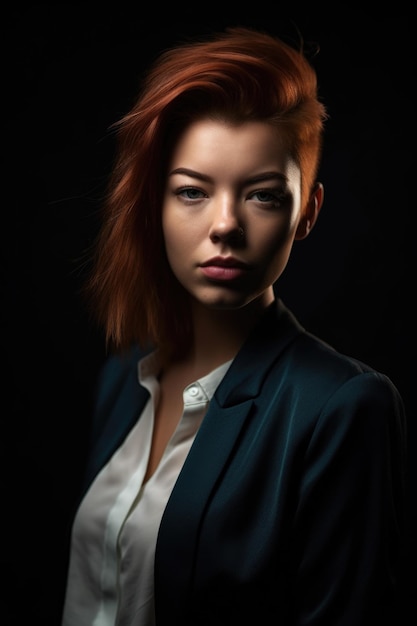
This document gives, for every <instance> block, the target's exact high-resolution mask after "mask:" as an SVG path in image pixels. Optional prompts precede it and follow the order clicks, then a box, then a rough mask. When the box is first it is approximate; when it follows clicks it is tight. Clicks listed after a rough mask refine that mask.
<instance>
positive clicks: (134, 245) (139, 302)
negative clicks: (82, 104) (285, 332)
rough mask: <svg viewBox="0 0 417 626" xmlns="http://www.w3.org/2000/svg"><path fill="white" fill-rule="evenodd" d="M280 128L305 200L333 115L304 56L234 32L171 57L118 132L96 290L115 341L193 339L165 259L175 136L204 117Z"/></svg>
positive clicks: (92, 283)
mask: <svg viewBox="0 0 417 626" xmlns="http://www.w3.org/2000/svg"><path fill="white" fill-rule="evenodd" d="M204 116H210V117H216V118H222V119H226V120H229V121H232V122H236V123H240V122H244V121H246V120H255V119H256V120H263V121H265V122H268V123H271V124H275V125H279V127H280V132H282V133H284V135H285V138H286V141H287V145H288V149H289V150H290V152H291V154H292V156H293V158H294V159H295V160H296V162H297V163H298V164H299V166H300V170H301V179H302V189H301V194H302V203H303V206H304V205H305V202H306V201H307V199H308V196H309V193H310V191H311V187H312V185H313V183H314V182H315V176H316V174H317V170H318V166H319V160H320V156H321V147H322V134H323V133H322V131H323V124H324V121H325V118H326V113H325V108H324V106H323V104H322V103H321V102H320V101H319V98H318V95H317V78H316V73H315V71H314V69H313V68H312V66H311V65H310V63H309V62H308V60H307V59H306V57H305V55H304V54H303V52H302V51H301V50H296V49H295V48H293V47H291V46H289V45H288V44H286V43H284V42H283V41H281V40H279V39H277V38H275V37H273V36H271V35H269V34H266V33H263V32H259V31H255V30H252V29H249V28H241V27H237V28H230V29H227V30H226V31H225V32H222V33H217V34H215V35H213V36H211V37H210V38H207V39H205V40H200V41H192V42H185V43H182V44H179V45H178V46H177V47H175V48H172V49H170V50H166V51H165V52H163V53H162V54H161V55H160V56H159V58H158V59H156V61H155V62H154V63H153V65H152V66H151V68H150V70H149V72H148V73H147V75H146V76H145V78H144V81H143V84H142V88H141V91H140V94H139V96H138V98H137V100H136V103H135V104H134V106H133V107H132V108H131V110H130V111H129V112H128V113H126V115H124V117H123V118H122V119H121V120H120V121H119V122H118V123H117V124H116V125H115V128H116V129H117V133H118V141H119V143H118V154H117V159H116V162H115V165H114V168H113V172H112V175H111V177H110V181H109V190H108V196H107V200H106V204H105V207H104V210H105V212H104V219H103V224H102V228H101V231H100V233H99V236H98V241H97V246H96V249H95V257H94V265H93V271H92V274H91V277H90V280H89V282H88V284H87V291H88V293H89V296H90V297H91V303H92V305H93V311H95V312H96V313H95V315H96V317H97V319H98V322H99V323H100V324H101V325H102V327H103V328H104V330H105V334H106V338H107V340H108V342H111V343H113V345H114V346H115V347H117V348H126V347H128V346H129V345H130V344H132V343H134V342H138V343H139V344H141V345H142V346H145V345H153V346H159V347H160V348H161V349H165V350H169V349H172V348H176V349H178V348H179V347H181V346H185V345H186V344H187V342H188V340H189V336H190V335H189V333H190V320H189V313H188V308H187V306H186V302H187V298H186V294H185V293H184V292H183V290H182V288H181V287H180V286H179V284H178V283H177V281H176V279H175V277H174V276H173V274H172V272H171V270H170V268H169V264H168V261H167V259H166V255H165V249H164V242H163V234H162V224H161V207H162V194H163V190H164V185H165V173H166V164H167V162H168V159H169V156H170V152H171V149H172V146H173V144H175V140H176V137H178V134H179V133H180V132H181V130H182V129H183V128H184V126H185V125H187V124H188V123H190V122H191V121H193V120H195V119H197V118H198V117H204Z"/></svg>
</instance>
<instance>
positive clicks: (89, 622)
mask: <svg viewBox="0 0 417 626" xmlns="http://www.w3.org/2000/svg"><path fill="white" fill-rule="evenodd" d="M230 363H231V361H228V362H227V363H224V364H223V365H221V366H220V367H218V368H216V369H215V370H214V371H213V372H211V373H210V374H208V375H207V376H204V377H202V378H200V379H199V380H197V381H195V382H194V383H191V384H190V385H188V386H187V387H186V388H185V389H184V392H183V398H184V409H183V415H182V418H181V420H180V422H179V423H178V426H177V428H176V430H175V432H174V434H173V435H172V437H171V439H170V441H169V442H168V445H167V447H166V449H165V451H164V454H163V456H162V459H161V461H160V463H159V466H158V467H157V469H156V471H155V472H154V473H153V475H152V476H151V477H150V478H149V480H148V481H146V482H144V481H143V479H144V475H145V471H146V468H147V465H148V459H149V453H150V448H151V439H152V431H153V423H154V415H155V409H156V407H157V404H158V398H159V384H158V380H157V375H158V372H159V365H158V360H157V356H156V354H155V353H152V354H150V355H148V356H146V357H144V358H143V359H142V360H141V361H140V362H139V363H138V376H139V381H140V383H141V385H143V386H144V387H146V389H148V390H149V392H150V398H149V400H148V402H147V404H146V406H145V408H144V409H143V413H142V415H141V418H140V419H139V420H138V421H137V422H136V425H135V426H134V427H133V429H132V430H131V431H130V433H129V435H128V436H127V438H126V439H125V441H124V442H123V444H122V445H121V447H120V448H119V449H118V450H116V452H115V453H114V455H113V456H112V458H111V459H110V460H109V462H108V463H107V464H106V465H105V466H104V467H103V468H102V470H101V472H100V473H99V474H98V475H97V477H96V478H95V480H94V481H93V483H92V484H91V486H90V489H89V490H88V492H87V494H86V495H85V497H84V499H83V501H82V502H81V504H80V507H79V509H78V511H77V514H76V516H75V520H74V525H73V529H72V537H71V553H70V564H69V571H68V582H67V589H66V597H65V604H64V612H63V621H62V626H116V625H117V626H133V625H134V626H153V625H154V624H155V616H154V555H155V547H156V539H157V534H158V529H159V525H160V522H161V518H162V514H163V511H164V508H165V506H166V503H167V501H168V498H169V496H170V494H171V491H172V489H173V487H174V484H175V481H176V479H177V477H178V474H179V472H180V470H181V467H182V465H183V463H184V461H185V458H186V456H187V454H188V451H189V449H190V447H191V444H192V442H193V440H194V437H195V435H196V433H197V430H198V428H199V426H200V424H201V422H202V419H203V417H204V415H205V413H206V411H207V408H208V405H209V402H210V400H211V398H212V396H213V394H214V392H215V390H216V388H217V386H218V384H219V383H220V381H221V380H222V378H223V376H224V375H225V373H226V371H227V369H228V367H229V366H230Z"/></svg>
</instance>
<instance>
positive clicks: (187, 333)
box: [62, 28, 405, 626]
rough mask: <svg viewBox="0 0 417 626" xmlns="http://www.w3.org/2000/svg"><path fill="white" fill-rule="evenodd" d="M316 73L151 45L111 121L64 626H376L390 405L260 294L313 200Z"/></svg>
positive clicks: (240, 52) (257, 57)
mask: <svg viewBox="0 0 417 626" xmlns="http://www.w3.org/2000/svg"><path fill="white" fill-rule="evenodd" d="M325 119H326V111H325V108H324V106H323V104H322V103H321V102H320V99H319V97H318V93H317V83H316V75H315V72H314V70H313V68H312V66H311V65H310V63H309V62H308V60H307V59H306V57H305V56H304V54H303V52H302V50H301V49H300V50H297V49H295V48H292V47H290V46H289V45H287V44H285V43H283V42H282V41H280V40H278V39H277V38H275V37H272V36H271V35H269V34H267V33H264V32H257V31H255V30H252V29H245V28H232V29H229V30H226V31H225V32H221V33H217V34H215V35H213V36H212V37H209V38H207V39H206V40H201V41H193V42H186V43H182V44H181V45H178V46H177V47H175V48H173V49H171V50H168V51H165V52H164V53H162V54H161V56H160V57H159V58H158V59H157V60H156V61H155V62H154V64H153V66H152V67H151V68H150V70H149V72H148V74H147V76H146V78H145V80H144V83H143V85H142V89H141V92H140V94H139V96H138V99H137V102H136V104H135V105H134V106H133V108H132V109H131V111H129V112H128V113H127V114H126V115H125V116H124V117H123V119H122V120H121V121H120V124H119V126H118V132H119V139H120V147H119V153H118V159H117V162H116V163H115V167H114V173H113V176H112V179H111V181H110V189H109V195H108V200H107V204H106V212H105V215H104V219H103V226H102V230H101V232H100V236H99V239H98V242H97V249H96V256H95V264H94V270H93V273H92V276H91V281H90V282H89V284H88V289H89V293H90V295H91V298H92V303H93V305H94V309H95V311H97V315H98V320H99V322H100V323H101V324H102V325H103V327H104V329H105V331H106V335H107V339H108V342H109V345H111V346H112V348H113V350H114V354H113V356H112V357H111V358H109V360H108V362H107V363H106V365H105V367H104V370H103V373H102V376H101V378H100V384H99V389H98V395H97V410H96V414H95V421H94V432H93V438H92V447H91V456H90V462H89V465H88V468H87V471H86V481H85V490H84V492H83V494H82V497H81V498H80V505H79V508H78V510H77V513H76V515H75V519H74V524H73V529H72V543H71V553H70V566H69V572H68V581H67V592H66V599H65V606H64V612H63V622H62V623H63V626H93V625H95V626H104V625H106V626H107V625H116V624H117V625H123V626H127V625H129V626H133V625H135V626H151V625H153V624H157V625H158V626H165V625H167V626H168V625H169V626H173V625H181V626H186V625H193V626H203V625H205V624H210V625H216V626H221V625H222V624H224V625H226V624H227V625H228V626H232V625H235V624H236V625H239V626H240V625H241V624H242V623H252V624H262V625H265V624H277V625H278V624H283V625H285V626H289V625H301V624H303V625H304V626H306V625H309V626H313V625H315V626H319V625H320V626H324V625H326V626H329V625H331V626H342V625H344V626H347V625H349V626H361V625H362V624H363V625H365V624H367V625H369V623H374V622H375V623H379V622H378V619H379V617H380V616H382V615H384V613H385V614H386V612H387V611H388V609H389V607H390V603H391V600H392V597H393V594H394V591H395V579H396V566H397V558H398V555H399V550H400V545H401V522H402V507H403V490H402V479H403V463H404V457H403V450H404V423H405V422H404V410H403V404H402V401H401V398H400V396H399V394H398V391H397V390H396V388H395V387H394V385H393V384H392V382H391V381H390V380H389V379H388V378H387V377H386V376H385V375H384V374H382V373H379V372H377V371H374V370H373V369H371V368H370V367H369V366H367V365H366V364H364V363H361V362H359V361H357V360H355V359H353V358H350V357H348V356H345V355H342V354H340V353H338V352H337V351H336V350H334V349H333V348H332V347H330V346H329V345H326V344H325V343H324V342H323V341H321V340H320V339H319V338H317V337H314V336H313V335H311V334H310V333H309V332H307V331H306V330H305V329H304V328H303V327H302V326H301V325H300V324H299V323H298V321H297V320H296V319H295V317H294V315H293V314H292V313H291V312H290V311H289V310H288V308H286V306H285V304H284V303H283V302H282V300H281V299H280V297H279V296H278V295H277V294H279V278H280V276H281V274H282V272H283V271H284V270H285V267H286V264H287V262H288V259H289V256H290V254H291V249H292V246H293V243H294V241H295V240H300V239H303V238H305V237H307V236H308V234H309V233H310V231H311V229H312V228H313V227H314V225H315V223H316V220H317V218H318V215H319V212H320V208H321V206H322V203H323V186H322V184H321V183H319V182H318V181H317V180H316V177H317V172H318V168H319V162H320V156H321V148H322V140H323V139H322V138H323V128H324V123H325Z"/></svg>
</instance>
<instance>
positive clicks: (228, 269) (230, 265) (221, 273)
mask: <svg viewBox="0 0 417 626" xmlns="http://www.w3.org/2000/svg"><path fill="white" fill-rule="evenodd" d="M200 268H201V271H202V273H203V274H204V276H206V278H209V279H211V280H220V281H227V280H235V279H236V278H239V277H240V276H242V275H243V274H244V273H245V272H246V271H247V269H248V266H247V265H246V263H243V262H242V261H239V260H238V259H235V258H233V257H224V258H223V257H215V258H213V259H210V260H209V261H206V262H205V263H202V264H201V266H200Z"/></svg>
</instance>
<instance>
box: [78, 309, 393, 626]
mask: <svg viewBox="0 0 417 626" xmlns="http://www.w3.org/2000/svg"><path fill="white" fill-rule="evenodd" d="M141 356H142V354H141V353H140V352H139V351H138V350H136V349H135V350H132V352H131V353H130V354H128V355H124V356H117V357H112V358H110V359H109V360H108V362H107V363H106V364H105V367H104V369H103V373H102V376H101V378H100V384H99V390H98V397H97V411H96V415H95V434H94V447H93V450H92V454H91V457H90V464H89V467H88V472H87V477H86V484H85V488H87V487H88V485H89V484H90V483H91V481H92V480H93V478H94V476H95V475H96V474H97V472H98V471H99V470H100V469H101V468H102V467H103V465H104V464H105V463H106V461H108V459H109V458H110V456H111V455H112V454H113V453H114V451H115V450H116V448H117V447H118V446H119V445H120V444H121V443H122V442H123V440H124V438H125V437H126V435H127V434H128V432H129V431H130V429H131V428H132V426H133V425H134V423H135V422H136V421H137V419H138V416H140V414H141V411H142V409H143V407H144V405H145V402H146V400H147V398H148V392H147V391H146V390H145V389H144V388H142V387H141V386H140V385H139V383H138V377H137V361H138V359H139V358H140V357H141ZM404 439H405V415H404V408H403V403H402V400H401V398H400V396H399V394H398V391H397V389H396V388H395V387H394V385H393V384H392V382H391V381H390V380H389V379H388V378H387V377H386V376H385V375H383V374H381V373H379V372H376V371H374V370H373V369H371V368H370V367H368V366H367V365H365V364H363V363H361V362H359V361H357V360H354V359H352V358H349V357H347V356H344V355H341V354H339V353H338V352H337V351H336V350H334V349H333V348H331V347H330V346H328V345H327V344H325V343H323V342H322V341H321V340H319V339H318V338H316V337H314V336H313V335H311V334H310V333H308V332H306V330H305V329H304V328H303V327H302V326H301V325H300V324H299V323H298V322H297V320H296V319H295V318H294V316H293V315H292V313H291V312H290V311H289V310H288V309H287V308H286V307H285V306H284V304H283V303H282V302H281V301H280V300H277V301H276V302H274V304H273V305H272V306H270V307H269V308H268V310H267V311H266V312H265V315H264V317H263V318H262V320H261V322H260V323H259V324H258V325H257V327H256V328H255V329H254V331H253V332H252V334H251V335H250V337H249V338H248V339H247V341H246V343H245V344H244V346H243V347H242V349H241V350H240V352H239V353H238V354H237V356H236V358H235V359H234V361H233V363H232V364H231V366H230V368H229V370H228V372H227V373H226V375H225V377H224V379H223V380H222V382H221V383H220V385H219V387H218V388H217V390H216V393H215V395H214V397H213V399H212V401H211V403H210V407H209V409H208V412H207V415H206V417H205V418H204V420H203V423H202V425H201V427H200V429H199V431H198V433H197V436H196V438H195V441H194V443H193V445H192V447H191V450H190V452H189V454H188V457H187V459H186V461H185V464H184V466H183V468H182V471H181V473H180V475H179V477H178V480H177V482H176V484H175V486H174V489H173V491H172V494H171V497H170V499H169V501H168V504H167V507H166V509H165V512H164V515H163V518H162V522H161V526H160V530H159V535H158V541H157V547H156V556H155V602H156V617H157V626H176V625H178V626H186V625H192V626H204V625H209V624H210V625H212V626H222V625H226V624H227V625H228V626H234V625H235V624H236V625H238V626H242V624H243V623H250V624H253V625H254V626H266V625H267V624H274V625H276V626H289V625H297V626H299V625H301V624H303V625H307V624H308V625H309V626H313V625H314V626H319V625H320V626H327V625H328V626H342V625H343V626H362V625H365V624H366V625H367V626H369V624H370V623H372V624H373V623H378V621H377V620H378V619H379V616H380V615H383V613H384V612H385V611H386V610H388V604H389V599H390V597H391V595H392V588H393V585H394V582H395V567H396V559H397V556H398V550H399V546H400V541H401V525H402V517H403V505H404V502H403V498H404V495H403V473H404V450H405V441H404ZM384 623H385V622H384Z"/></svg>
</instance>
